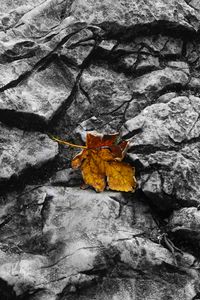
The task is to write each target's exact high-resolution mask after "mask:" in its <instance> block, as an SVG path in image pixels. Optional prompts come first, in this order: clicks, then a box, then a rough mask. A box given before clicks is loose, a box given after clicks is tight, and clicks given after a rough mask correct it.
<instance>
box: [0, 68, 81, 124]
mask: <svg viewBox="0 0 200 300" xmlns="http://www.w3.org/2000/svg"><path fill="white" fill-rule="evenodd" d="M74 73H75V74H76V73H77V72H76V71H75V72H74V71H73V70H70V69H69V68H66V69H65V68H64V69H63V71H61V72H60V70H59V67H58V66H57V65H56V64H55V63H52V64H51V65H50V66H49V67H48V68H47V69H45V70H40V71H39V72H36V73H33V74H32V75H31V76H30V77H28V78H27V80H25V81H24V82H22V83H21V84H19V85H17V86H16V87H13V88H9V89H7V90H5V91H4V92H3V93H1V94H0V109H1V110H7V111H8V110H9V111H16V112H17V113H23V114H33V115H35V116H37V117H38V118H39V119H41V120H43V121H44V122H48V121H50V120H51V119H52V117H53V115H54V114H55V113H56V111H57V110H58V109H59V108H60V107H61V106H62V104H63V103H64V102H65V101H66V100H67V98H68V97H69V95H70V93H71V90H72V88H73V86H74V84H75V74H74Z"/></svg>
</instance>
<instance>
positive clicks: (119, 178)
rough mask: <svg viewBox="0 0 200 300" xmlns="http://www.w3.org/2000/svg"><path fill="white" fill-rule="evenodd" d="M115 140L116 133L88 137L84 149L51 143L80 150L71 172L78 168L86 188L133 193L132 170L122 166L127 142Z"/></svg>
mask: <svg viewBox="0 0 200 300" xmlns="http://www.w3.org/2000/svg"><path fill="white" fill-rule="evenodd" d="M118 138H119V134H118V133H115V134H106V135H103V134H98V133H87V136H86V146H78V145H74V144H70V143H68V142H65V141H62V140H59V139H57V138H53V139H54V140H56V141H57V142H60V143H62V144H65V145H68V146H72V147H78V148H82V149H83V150H82V151H81V152H80V153H79V154H77V155H76V156H75V157H74V158H73V159H72V163H71V164H72V168H74V169H77V168H80V169H81V172H82V176H83V180H84V182H85V184H87V185H90V186H92V187H93V188H94V189H95V190H96V191H97V192H102V191H103V190H104V189H105V188H106V185H108V188H110V189H112V190H116V191H123V192H130V191H131V192H133V191H135V188H136V179H135V169H134V168H133V167H132V166H131V165H129V164H128V163H125V162H122V160H123V158H124V156H125V154H126V150H127V147H128V142H127V141H121V142H120V143H118Z"/></svg>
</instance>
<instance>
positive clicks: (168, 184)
mask: <svg viewBox="0 0 200 300" xmlns="http://www.w3.org/2000/svg"><path fill="white" fill-rule="evenodd" d="M199 151H200V145H199V143H193V144H191V145H186V146H184V147H183V148H182V149H180V150H179V151H178V152H176V151H165V152H163V151H157V152H155V153H149V154H148V153H147V154H145V153H144V154H129V157H130V158H131V159H132V160H133V161H134V163H137V164H138V163H139V164H138V165H140V169H141V171H142V172H141V180H140V187H141V189H142V190H143V191H144V193H145V194H146V195H147V196H148V197H150V198H151V199H152V201H153V202H154V203H155V204H156V205H157V207H158V208H159V209H161V210H166V209H167V210H169V209H171V208H174V207H177V205H180V204H181V205H182V206H194V205H195V206H197V205H199V203H200V202H199V199H200V191H199V188H198V187H199V184H200V176H199V170H200V164H199Z"/></svg>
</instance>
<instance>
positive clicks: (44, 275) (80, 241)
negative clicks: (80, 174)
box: [0, 186, 197, 300]
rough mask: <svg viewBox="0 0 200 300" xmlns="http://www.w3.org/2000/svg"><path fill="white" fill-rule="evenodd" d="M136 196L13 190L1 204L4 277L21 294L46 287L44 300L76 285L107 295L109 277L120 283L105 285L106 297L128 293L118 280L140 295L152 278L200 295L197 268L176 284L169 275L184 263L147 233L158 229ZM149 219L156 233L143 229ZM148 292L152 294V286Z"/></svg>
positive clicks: (182, 275)
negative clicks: (198, 292) (121, 287)
mask: <svg viewBox="0 0 200 300" xmlns="http://www.w3.org/2000/svg"><path fill="white" fill-rule="evenodd" d="M132 198H133V197H132V196H131V197H128V198H127V197H124V196H123V195H122V194H120V193H116V192H106V193H104V194H103V193H100V194H97V193H95V192H94V191H89V190H88V191H83V190H80V189H77V188H62V187H50V186H43V187H35V186H32V187H31V186H29V187H27V189H26V190H24V191H23V192H22V193H21V194H18V195H16V194H10V195H8V196H7V198H4V202H3V203H2V202H1V203H2V204H1V206H0V218H1V221H2V222H5V220H7V221H6V222H5V224H4V226H1V228H0V231H1V238H0V242H1V244H0V246H1V252H0V261H1V265H0V276H1V278H2V279H3V280H5V281H6V282H8V283H9V284H11V285H12V286H13V288H14V290H15V291H16V293H17V294H18V295H20V294H23V293H25V292H26V291H27V290H29V289H30V287H31V288H32V289H34V287H37V288H39V289H41V290H42V291H44V292H45V293H44V294H43V295H42V296H43V297H44V299H45V300H46V299H47V295H49V297H50V296H51V297H52V298H50V299H54V296H55V295H56V294H60V293H62V296H63V297H64V295H65V293H67V294H68V296H69V297H73V295H74V297H76V296H77V295H76V291H77V289H79V290H80V293H82V287H84V285H86V289H85V291H84V293H85V295H87V286H88V284H89V286H90V287H91V288H92V289H93V291H94V295H96V296H95V298H97V299H102V293H100V292H99V291H97V290H96V288H98V286H99V285H100V283H101V284H102V280H103V282H104V278H106V280H105V283H104V284H103V285H105V284H106V282H107V283H110V284H112V285H113V284H114V286H115V288H112V289H111V290H107V288H106V289H103V290H102V292H103V294H104V295H105V297H106V298H105V299H108V298H109V297H111V296H116V299H121V298H118V297H119V295H121V296H124V297H125V296H126V295H127V291H125V290H124V289H121V290H120V294H119V290H118V289H117V290H116V284H117V285H119V286H123V285H124V284H125V283H126V282H127V284H129V289H128V293H130V295H135V296H136V299H141V295H142V294H144V286H145V283H144V280H145V279H147V278H151V280H152V281H151V282H154V284H156V286H157V287H158V286H163V285H164V286H165V285H166V284H167V285H168V284H169V286H170V287H171V288H170V289H169V294H171V293H172V292H174V290H175V288H176V289H177V290H178V291H179V292H180V289H186V287H187V286H188V284H189V285H190V292H189V293H188V295H194V293H195V282H196V279H195V278H197V277H195V276H197V272H196V271H194V272H193V274H192V275H191V274H189V273H188V274H187V268H186V269H185V271H184V272H182V273H180V274H179V273H178V272H177V273H176V279H177V280H176V281H175V282H174V279H173V283H172V281H171V280H169V278H170V276H171V275H170V276H169V274H170V273H171V272H170V268H175V269H176V268H177V266H176V262H175V260H174V257H173V255H172V253H171V252H169V251H168V250H167V249H165V248H163V247H162V246H161V245H159V244H157V243H153V242H152V241H150V240H148V239H146V238H144V237H143V235H144V234H145V235H149V234H150V233H151V232H150V231H151V230H152V229H155V230H157V234H159V231H158V229H157V225H156V224H155V223H154V221H153V219H152V217H150V216H149V212H148V211H146V208H147V206H146V205H145V204H144V207H143V204H142V202H141V200H142V199H137V197H134V201H135V202H137V201H140V204H139V206H140V209H139V210H138V209H137V210H136V211H135V209H134V207H136V203H135V205H134V206H132V201H133V199H132ZM134 215H135V217H134ZM145 216H146V217H147V219H146V220H148V221H147V223H146V221H145V218H146V217H145ZM140 217H142V218H140ZM133 220H134V227H133V226H132V221H133ZM2 222H1V223H2ZM148 222H150V223H148ZM144 224H151V225H150V228H151V230H150V231H148V230H147V228H144ZM13 229H15V235H14V236H13ZM188 259H189V258H187V261H186V259H185V264H186V265H184V262H183V261H182V264H183V265H182V268H184V266H185V267H186V266H188ZM191 260H192V257H190V261H191ZM13 266H15V268H13ZM168 267H169V271H168ZM162 272H163V273H162ZM103 274H107V275H106V276H104V275H103ZM162 274H163V276H162ZM124 280H125V281H124ZM142 282H143V283H142ZM136 286H137V288H136ZM146 292H147V293H152V291H151V289H150V286H149V287H148V289H147V291H146ZM80 293H79V296H80V297H81V294H80ZM36 295H37V291H36ZM45 295H46V298H45ZM83 295H84V294H83ZM153 295H155V294H154V292H153ZM156 295H157V294H156ZM181 295H182V294H181ZM121 296H120V297H121ZM38 297H39V294H38ZM36 299H37V298H36ZM39 299H40V298H39ZM42 299H43V298H42ZM62 299H64V298H62ZM72 299H73V298H72ZM80 299H82V298H80ZM88 299H90V298H88ZM91 299H93V298H91ZM152 299H153V298H152ZM177 299H180V298H177ZM185 299H189V298H185Z"/></svg>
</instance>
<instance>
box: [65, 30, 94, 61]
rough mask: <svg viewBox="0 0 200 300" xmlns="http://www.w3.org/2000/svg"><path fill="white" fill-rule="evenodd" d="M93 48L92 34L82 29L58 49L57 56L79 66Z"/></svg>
mask: <svg viewBox="0 0 200 300" xmlns="http://www.w3.org/2000/svg"><path fill="white" fill-rule="evenodd" d="M93 48H94V39H93V34H92V32H91V31H89V30H88V29H83V30H81V31H79V32H78V33H77V34H74V35H73V36H72V37H71V38H70V39H69V40H68V41H67V42H66V43H65V44H64V45H63V46H62V48H61V49H60V52H59V54H60V55H64V56H66V57H67V59H69V60H71V61H72V62H73V63H74V64H75V65H78V66H80V65H81V64H83V62H84V61H85V59H86V58H87V57H88V55H89V54H90V52H91V51H92V49H93Z"/></svg>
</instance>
